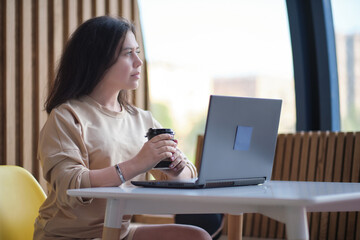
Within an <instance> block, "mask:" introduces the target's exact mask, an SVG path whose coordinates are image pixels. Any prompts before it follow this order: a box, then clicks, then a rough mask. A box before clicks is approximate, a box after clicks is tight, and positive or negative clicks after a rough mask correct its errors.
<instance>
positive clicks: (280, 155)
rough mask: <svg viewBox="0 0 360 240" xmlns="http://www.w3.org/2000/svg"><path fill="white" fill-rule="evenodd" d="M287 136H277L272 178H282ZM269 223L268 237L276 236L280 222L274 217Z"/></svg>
mask: <svg viewBox="0 0 360 240" xmlns="http://www.w3.org/2000/svg"><path fill="white" fill-rule="evenodd" d="M285 136H286V135H285V134H279V135H278V137H277V143H276V150H275V159H274V166H273V172H272V176H271V178H272V180H280V179H281V172H282V166H283V161H284V153H285V147H284V146H285ZM268 224H269V227H268V237H269V238H276V236H277V235H276V230H277V225H278V224H280V223H279V222H277V221H275V220H273V219H270V220H269V223H268Z"/></svg>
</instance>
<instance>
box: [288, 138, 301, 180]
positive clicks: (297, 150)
mask: <svg viewBox="0 0 360 240" xmlns="http://www.w3.org/2000/svg"><path fill="white" fill-rule="evenodd" d="M302 137H303V136H302V134H301V133H297V134H295V136H294V148H293V151H292V156H291V161H292V164H291V169H290V181H297V180H298V176H299V164H300V158H301V145H302Z"/></svg>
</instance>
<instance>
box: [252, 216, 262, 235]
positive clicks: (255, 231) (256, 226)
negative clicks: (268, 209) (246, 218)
mask: <svg viewBox="0 0 360 240" xmlns="http://www.w3.org/2000/svg"><path fill="white" fill-rule="evenodd" d="M261 218H262V215H261V214H259V213H255V214H253V222H252V231H251V236H253V237H259V236H260V232H261V231H262V229H261V228H260V222H261Z"/></svg>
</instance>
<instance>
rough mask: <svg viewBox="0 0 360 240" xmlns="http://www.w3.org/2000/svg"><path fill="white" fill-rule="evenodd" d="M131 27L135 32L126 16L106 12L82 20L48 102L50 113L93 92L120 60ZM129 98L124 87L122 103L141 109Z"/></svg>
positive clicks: (124, 106)
mask: <svg viewBox="0 0 360 240" xmlns="http://www.w3.org/2000/svg"><path fill="white" fill-rule="evenodd" d="M128 31H132V32H133V33H134V34H135V28H134V25H133V24H132V23H130V22H129V21H128V20H126V19H124V18H113V17H108V16H102V17H96V18H92V19H89V20H87V21H86V22H84V23H83V24H81V25H80V26H79V27H78V28H77V29H76V31H75V32H74V33H73V34H72V36H71V38H70V39H69V41H68V42H67V44H66V46H65V48H64V51H63V53H62V56H61V59H60V62H59V65H58V69H57V73H56V76H55V80H54V83H53V85H52V88H51V91H50V93H49V96H48V98H47V99H46V102H45V109H46V112H47V113H50V112H51V110H52V109H54V108H56V107H57V106H59V105H60V104H62V103H64V102H66V101H67V100H70V99H75V98H79V97H81V96H84V95H87V94H90V93H91V92H92V90H93V89H94V88H95V86H96V85H97V84H98V83H99V82H100V80H101V79H102V77H103V76H104V74H105V72H106V71H107V70H108V69H109V68H110V67H111V66H112V65H113V64H114V63H115V62H116V59H117V57H118V55H119V53H120V52H121V48H122V45H123V42H124V39H125V36H126V33H127V32H128ZM119 46H121V47H120V49H119ZM127 98H128V97H127V91H126V90H121V91H120V93H119V96H118V101H119V103H120V105H121V106H122V107H123V108H124V109H125V110H126V111H128V112H129V113H131V114H135V113H137V110H136V108H135V107H133V106H132V105H131V104H130V103H129V102H128V99H127Z"/></svg>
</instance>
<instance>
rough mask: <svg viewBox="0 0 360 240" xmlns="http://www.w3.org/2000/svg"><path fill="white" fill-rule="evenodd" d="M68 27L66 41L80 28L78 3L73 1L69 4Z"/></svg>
mask: <svg viewBox="0 0 360 240" xmlns="http://www.w3.org/2000/svg"><path fill="white" fill-rule="evenodd" d="M67 12H68V26H67V33H66V39H69V37H70V35H71V34H72V33H73V32H74V31H75V29H76V27H77V26H78V19H77V18H78V16H77V14H78V1H71V0H69V2H68V9H67Z"/></svg>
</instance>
